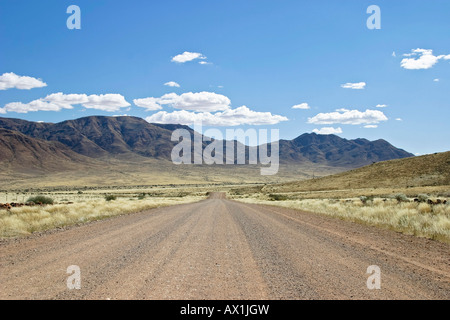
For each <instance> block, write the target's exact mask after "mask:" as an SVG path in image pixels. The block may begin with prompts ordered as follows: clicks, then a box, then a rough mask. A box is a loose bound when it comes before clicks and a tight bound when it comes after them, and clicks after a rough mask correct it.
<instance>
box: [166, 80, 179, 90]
mask: <svg viewBox="0 0 450 320" xmlns="http://www.w3.org/2000/svg"><path fill="white" fill-rule="evenodd" d="M164 85H165V86H168V87H176V88H179V87H180V85H179V84H178V83H176V82H175V81H169V82H166V83H164Z"/></svg>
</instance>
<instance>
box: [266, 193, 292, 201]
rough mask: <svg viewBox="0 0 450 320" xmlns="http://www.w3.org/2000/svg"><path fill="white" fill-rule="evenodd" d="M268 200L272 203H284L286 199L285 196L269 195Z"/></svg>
mask: <svg viewBox="0 0 450 320" xmlns="http://www.w3.org/2000/svg"><path fill="white" fill-rule="evenodd" d="M269 198H270V200H272V201H284V200H287V199H288V197H287V196H283V195H281V194H269Z"/></svg>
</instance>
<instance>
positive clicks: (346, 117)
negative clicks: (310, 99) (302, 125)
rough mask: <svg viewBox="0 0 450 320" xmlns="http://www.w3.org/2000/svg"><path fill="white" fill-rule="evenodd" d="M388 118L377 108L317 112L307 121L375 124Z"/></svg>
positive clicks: (316, 122) (313, 122)
mask: <svg viewBox="0 0 450 320" xmlns="http://www.w3.org/2000/svg"><path fill="white" fill-rule="evenodd" d="M387 120H388V118H387V117H386V116H385V115H384V113H383V112H381V111H379V110H366V111H364V112H362V111H358V110H346V109H341V110H340V111H336V112H330V113H319V114H317V115H316V116H314V117H312V118H309V119H308V123H312V124H336V123H340V124H350V125H359V124H376V123H379V122H381V121H387Z"/></svg>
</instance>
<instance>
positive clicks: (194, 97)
mask: <svg viewBox="0 0 450 320" xmlns="http://www.w3.org/2000/svg"><path fill="white" fill-rule="evenodd" d="M134 102H135V104H136V105H137V106H138V107H143V108H146V109H148V110H157V109H162V106H164V105H169V106H172V107H173V108H175V109H181V110H190V111H198V112H213V111H223V110H227V109H229V108H230V104H231V101H230V99H229V98H228V97H226V96H224V95H221V94H217V93H214V92H206V91H203V92H196V93H193V92H187V93H183V94H182V95H177V94H176V93H168V94H165V95H163V96H162V97H160V98H153V97H150V98H146V99H136V100H134ZM146 104H147V105H149V106H150V108H148V107H147V106H146ZM158 106H159V107H160V108H157V107H158Z"/></svg>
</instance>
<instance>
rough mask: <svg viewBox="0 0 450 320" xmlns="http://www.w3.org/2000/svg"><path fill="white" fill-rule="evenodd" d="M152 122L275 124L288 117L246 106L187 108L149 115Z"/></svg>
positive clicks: (215, 124) (237, 124) (231, 124)
mask: <svg viewBox="0 0 450 320" xmlns="http://www.w3.org/2000/svg"><path fill="white" fill-rule="evenodd" d="M145 120H147V121H148V122H150V123H166V124H184V125H192V124H193V123H194V122H202V124H203V125H204V126H229V127H231V126H239V125H273V124H277V123H279V122H281V121H287V120H288V118H286V117H283V116H280V115H272V113H270V112H256V111H253V110H250V109H249V108H247V107H246V106H242V107H239V108H236V109H228V110H225V111H223V112H216V113H214V114H212V113H210V112H200V113H195V112H189V111H186V110H180V111H174V112H170V113H169V112H166V111H160V112H158V113H155V114H153V115H151V116H149V117H147V118H146V119H145Z"/></svg>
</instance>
